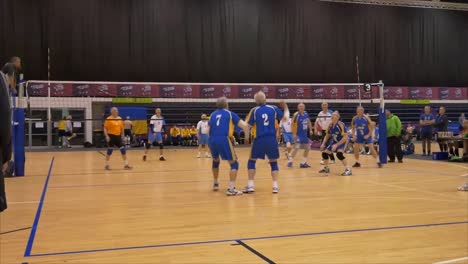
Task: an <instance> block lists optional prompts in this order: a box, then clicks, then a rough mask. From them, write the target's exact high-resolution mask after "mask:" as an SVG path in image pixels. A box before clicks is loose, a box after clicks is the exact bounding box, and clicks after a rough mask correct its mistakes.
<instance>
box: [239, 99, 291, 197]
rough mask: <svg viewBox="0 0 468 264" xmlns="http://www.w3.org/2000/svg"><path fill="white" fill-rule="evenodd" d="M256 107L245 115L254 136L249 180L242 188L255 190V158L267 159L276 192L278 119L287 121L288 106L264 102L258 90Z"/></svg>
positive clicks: (248, 166)
mask: <svg viewBox="0 0 468 264" xmlns="http://www.w3.org/2000/svg"><path fill="white" fill-rule="evenodd" d="M254 99H255V103H256V104H257V106H256V107H254V108H252V110H250V112H249V115H248V116H247V123H248V125H249V126H250V127H251V129H252V132H253V133H252V134H254V135H255V138H254V139H253V142H252V149H251V152H250V158H249V161H248V163H247V168H248V170H249V181H248V183H247V186H246V187H245V189H244V190H243V192H244V193H253V192H255V188H254V178H255V172H256V168H255V165H256V162H257V159H265V157H266V158H267V159H268V160H269V163H270V167H271V177H272V179H273V193H278V191H279V186H278V170H279V168H278V161H277V160H278V158H279V150H278V141H277V138H276V135H277V128H278V123H279V122H280V121H287V120H288V118H289V110H288V106H287V105H286V104H285V103H284V102H282V103H281V104H282V107H283V108H284V114H283V111H281V110H280V109H279V108H278V107H276V106H272V105H268V104H266V95H265V93H263V92H262V91H260V92H258V93H256V94H255V96H254Z"/></svg>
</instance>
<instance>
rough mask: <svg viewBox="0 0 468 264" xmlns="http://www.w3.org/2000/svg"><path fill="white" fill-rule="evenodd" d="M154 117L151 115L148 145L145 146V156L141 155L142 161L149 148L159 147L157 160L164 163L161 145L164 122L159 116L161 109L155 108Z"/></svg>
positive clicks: (162, 144)
mask: <svg viewBox="0 0 468 264" xmlns="http://www.w3.org/2000/svg"><path fill="white" fill-rule="evenodd" d="M155 113H156V114H155V115H153V116H152V117H151V119H150V129H149V132H148V144H146V149H145V154H144V155H143V161H146V155H147V154H148V150H149V149H150V148H151V146H152V145H153V144H154V145H159V160H161V161H165V160H166V159H165V158H164V153H163V149H164V143H163V133H164V126H165V125H166V121H165V120H164V117H163V116H162V115H161V109H160V108H157V109H156V111H155Z"/></svg>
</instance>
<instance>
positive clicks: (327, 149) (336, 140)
mask: <svg viewBox="0 0 468 264" xmlns="http://www.w3.org/2000/svg"><path fill="white" fill-rule="evenodd" d="M347 141H348V134H347V133H346V126H345V124H344V123H343V122H341V121H340V114H339V113H338V112H333V114H332V123H331V124H330V126H329V127H328V129H327V130H326V135H325V138H324V139H323V143H322V145H321V146H320V151H322V158H323V161H324V167H323V168H322V169H321V170H320V171H319V173H323V174H328V173H330V168H329V167H328V162H329V161H328V159H329V156H330V154H331V153H333V152H335V153H336V157H337V158H338V159H339V160H341V162H342V163H343V166H344V167H345V171H344V172H343V173H342V174H341V175H342V176H351V175H352V172H351V168H350V167H349V166H348V163H347V162H346V158H345V156H344V155H343V151H344V147H345V145H346V142H347Z"/></svg>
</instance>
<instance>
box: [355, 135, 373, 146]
mask: <svg viewBox="0 0 468 264" xmlns="http://www.w3.org/2000/svg"><path fill="white" fill-rule="evenodd" d="M355 143H357V144H372V137H369V138H368V139H365V138H364V136H362V135H358V136H357V137H356V142H355Z"/></svg>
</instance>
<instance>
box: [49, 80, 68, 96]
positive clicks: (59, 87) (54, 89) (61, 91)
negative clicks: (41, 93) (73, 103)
mask: <svg viewBox="0 0 468 264" xmlns="http://www.w3.org/2000/svg"><path fill="white" fill-rule="evenodd" d="M50 95H51V96H72V85H71V83H53V84H51V85H50Z"/></svg>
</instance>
